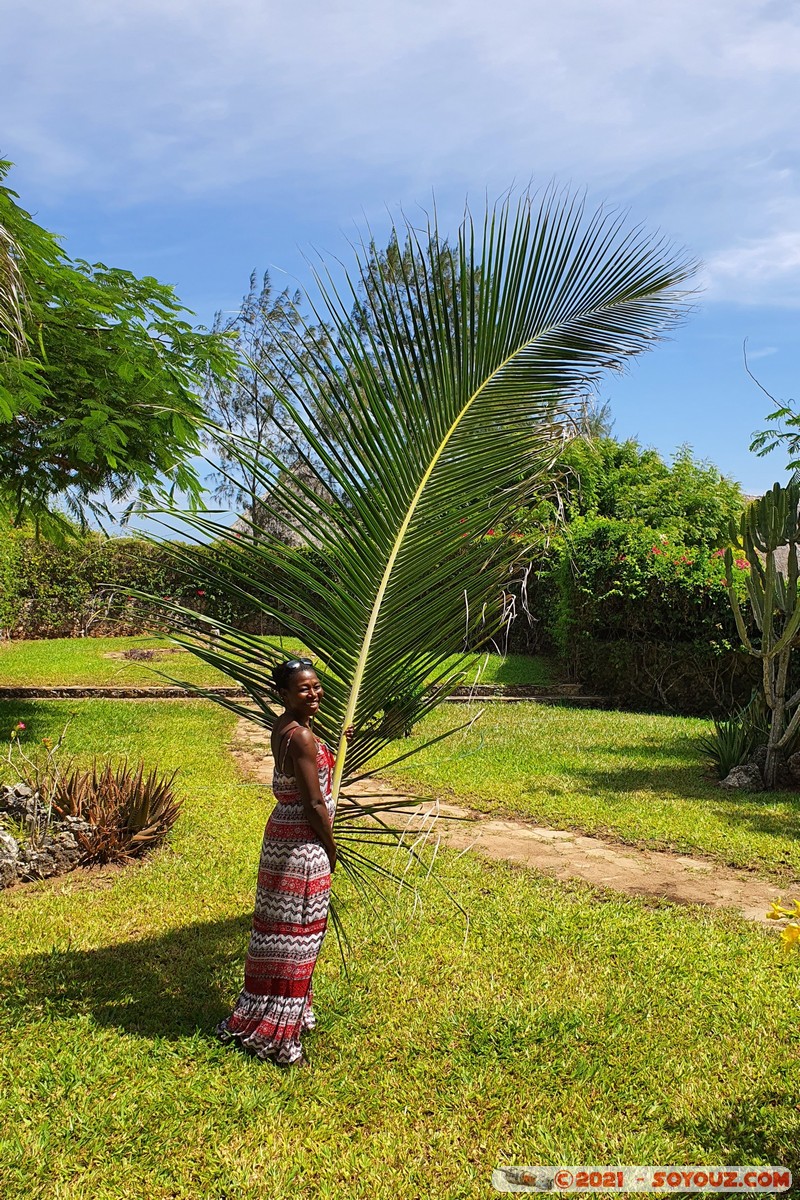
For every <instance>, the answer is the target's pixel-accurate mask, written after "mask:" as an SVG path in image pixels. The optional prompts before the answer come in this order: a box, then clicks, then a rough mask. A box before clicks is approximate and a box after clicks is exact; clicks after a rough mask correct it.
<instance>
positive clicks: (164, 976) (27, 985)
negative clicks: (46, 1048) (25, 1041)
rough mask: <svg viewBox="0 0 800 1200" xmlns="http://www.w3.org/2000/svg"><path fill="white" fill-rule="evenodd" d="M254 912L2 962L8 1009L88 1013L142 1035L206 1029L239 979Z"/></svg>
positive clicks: (20, 1014)
mask: <svg viewBox="0 0 800 1200" xmlns="http://www.w3.org/2000/svg"><path fill="white" fill-rule="evenodd" d="M250 922H251V914H250V913H247V914H243V915H242V916H240V917H229V918H227V919H226V920H221V921H209V922H205V923H201V924H196V925H185V926H182V927H181V928H179V929H172V930H170V931H169V932H167V933H163V934H159V935H158V936H156V937H147V938H142V939H140V940H138V941H131V942H120V943H118V944H116V945H111V946H104V947H102V948H101V949H99V950H52V951H50V952H48V953H42V954H32V955H28V956H26V957H25V958H22V959H20V960H18V961H17V962H16V963H14V964H13V966H11V967H10V968H7V970H6V972H4V973H5V974H6V978H5V979H4V980H3V981H2V984H0V987H2V992H3V996H4V1008H5V1012H6V1014H7V1015H8V1016H10V1017H11V1018H12V1020H13V1019H15V1018H18V1019H19V1020H20V1022H28V1021H29V1020H30V1019H31V1018H32V1017H34V1018H35V1017H38V1016H39V1015H43V1014H45V1013H46V1014H47V1017H48V1020H52V1019H58V1018H62V1019H68V1018H69V1017H71V1016H75V1015H78V1014H89V1015H90V1016H91V1017H92V1019H93V1020H94V1021H95V1022H96V1023H97V1024H98V1025H101V1026H104V1025H105V1026H114V1027H115V1028H117V1029H122V1030H124V1031H125V1032H126V1033H130V1034H136V1035H138V1036H144V1037H159V1038H170V1039H176V1038H181V1037H185V1036H187V1035H191V1034H194V1033H197V1032H207V1033H208V1034H209V1035H211V1033H212V1031H213V1029H214V1026H215V1025H216V1024H217V1022H218V1021H221V1020H222V1018H223V1017H225V1016H227V1014H228V1013H229V1012H230V1010H231V1008H232V1006H233V1003H234V1001H235V999H236V995H237V994H238V990H239V988H240V987H241V984H242V969H243V963H244V954H245V951H246V948H247V939H248V936H249V933H250Z"/></svg>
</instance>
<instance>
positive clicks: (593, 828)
mask: <svg viewBox="0 0 800 1200" xmlns="http://www.w3.org/2000/svg"><path fill="white" fill-rule="evenodd" d="M479 707H480V701H476V702H475V703H474V704H473V705H469V706H467V705H464V706H462V705H448V706H447V708H442V709H439V710H438V711H437V712H436V713H434V714H432V716H431V717H429V718H428V719H427V720H426V721H425V722H424V723H423V724H422V725H421V726H419V727H418V730H417V733H416V734H415V737H414V738H413V739H409V741H408V742H407V743H406V742H402V743H395V744H394V746H393V747H390V749H389V751H387V752H385V755H384V759H383V761H384V762H385V761H387V760H388V758H389V757H390V756H393V755H396V754H397V753H398V750H397V747H400V748H401V749H402V748H403V747H405V748H411V746H413V745H414V744H417V743H418V742H420V741H421V740H423V739H422V736H417V735H422V734H424V736H425V737H431V736H434V735H436V734H437V733H441V732H443V731H444V730H445V729H447V728H450V727H454V726H456V725H458V724H460V723H461V722H463V721H465V720H466V719H467V718H468V716H469V715H470V713H475V712H477V711H478V709H479ZM708 725H709V723H708V722H707V721H701V720H694V719H688V718H682V717H666V716H652V715H646V714H642V713H623V712H605V711H599V710H596V709H595V710H583V711H582V710H578V709H569V708H549V707H547V706H545V705H530V704H514V705H502V706H501V705H487V707H486V711H485V713H484V715H483V716H482V717H481V719H480V721H479V722H477V724H476V725H475V726H474V727H473V729H472V730H471V732H470V733H469V734H468V735H460V734H457V735H456V736H455V737H454V738H453V740H452V741H449V742H445V743H440V744H439V745H438V746H434V747H432V748H431V749H430V750H425V751H423V752H422V753H421V754H419V755H418V756H415V757H414V758H412V759H410V760H409V761H408V763H404V764H402V765H400V766H399V767H395V768H392V769H391V771H390V772H389V775H390V777H391V778H392V779H393V780H395V781H396V782H398V783H400V784H404V785H407V786H409V787H412V788H413V789H414V790H416V791H421V792H423V793H424V792H432V793H436V794H438V795H439V796H442V797H447V796H449V797H456V798H458V799H459V800H462V801H466V802H467V803H468V804H470V805H472V806H473V807H474V808H476V809H478V810H479V811H481V812H486V813H495V814H502V815H505V816H519V817H524V818H526V819H528V820H531V821H535V822H538V823H539V824H542V825H549V826H553V827H555V828H557V829H580V830H582V831H584V832H586V833H589V834H600V835H602V834H611V835H612V836H613V837H615V838H618V839H622V840H624V841H628V842H632V843H634V844H637V845H641V846H648V847H651V848H657V849H674V850H679V851H681V852H683V853H685V852H687V851H700V852H701V853H702V854H705V855H708V856H710V857H712V858H715V859H718V860H719V861H721V862H725V863H730V864H732V865H734V866H738V867H749V868H753V869H755V870H759V871H762V872H765V873H768V874H771V875H773V876H774V877H775V878H777V879H781V880H783V879H800V794H798V793H797V792H783V793H781V792H772V793H764V794H761V795H751V794H747V793H743V792H724V791H722V790H721V789H720V788H719V787H717V786H716V781H715V780H714V779H712V778H711V777H710V776H709V774H708V772H707V768H706V766H705V764H704V762H703V759H702V757H701V754H700V751H699V748H698V745H697V738H698V736H699V735H700V734H702V733H706V732H708Z"/></svg>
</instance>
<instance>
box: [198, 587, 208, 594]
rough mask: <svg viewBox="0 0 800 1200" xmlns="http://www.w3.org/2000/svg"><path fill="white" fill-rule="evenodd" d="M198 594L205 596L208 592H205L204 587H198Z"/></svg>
mask: <svg viewBox="0 0 800 1200" xmlns="http://www.w3.org/2000/svg"><path fill="white" fill-rule="evenodd" d="M197 594H198V596H205V594H206V593H205V589H204V588H198V589H197Z"/></svg>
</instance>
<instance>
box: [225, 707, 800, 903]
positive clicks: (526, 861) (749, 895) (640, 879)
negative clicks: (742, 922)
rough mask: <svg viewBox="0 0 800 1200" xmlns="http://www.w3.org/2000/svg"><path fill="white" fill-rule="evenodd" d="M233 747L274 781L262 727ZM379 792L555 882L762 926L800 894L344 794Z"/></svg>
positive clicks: (456, 810) (679, 861)
mask: <svg viewBox="0 0 800 1200" xmlns="http://www.w3.org/2000/svg"><path fill="white" fill-rule="evenodd" d="M231 750H232V752H233V754H234V756H235V757H236V759H237V761H238V763H239V765H240V767H241V768H242V770H243V771H244V772H245V774H247V775H248V776H250V777H251V778H255V779H258V780H259V781H260V782H263V783H265V784H267V785H269V784H270V782H271V780H272V757H271V755H270V749H269V738H268V735H267V734H266V733H265V731H264V730H262V729H261V728H259V727H258V726H256V725H254V724H253V723H252V722H250V721H245V720H240V721H239V723H238V725H237V728H236V734H235V740H234V742H233V744H232V746H231ZM378 793H379V794H380V795H381V796H385V797H386V798H387V799H406V800H408V812H409V820H411V821H412V823H413V824H414V825H415V826H416V827H419V826H420V824H421V823H422V822H423V821H426V820H427V822H428V823H429V822H430V820H431V819H432V817H433V815H434V814H435V813H439V814H441V815H442V816H443V817H458V818H459V820H457V821H448V820H443V821H438V822H437V823H436V836H437V837H440V838H441V841H442V844H443V845H445V846H449V847H451V848H452V849H455V850H474V851H475V852H476V853H478V854H483V855H485V856H486V857H488V858H496V859H505V860H506V861H508V862H515V863H520V864H521V865H522V866H525V867H530V868H532V869H534V870H536V871H541V872H542V873H543V874H545V875H550V876H553V877H554V878H556V879H583V880H585V881H586V882H587V883H590V884H593V885H594V886H595V887H601V888H611V889H613V890H614V891H617V892H623V893H624V894H626V895H629V896H654V897H658V898H661V899H665V900H670V901H673V902H674V903H677V904H706V905H708V906H709V907H711V908H733V909H736V910H738V912H739V913H740V914H741V915H742V916H743V917H746V918H747V919H748V920H750V921H760V922H765V923H768V922H766V918H765V914H766V911H767V909H768V908H769V906H770V904H771V903H772V901H773V900H781V899H782V900H784V901H786V900H788V899H789V897H790V896H792V895H797V894H800V885H798V886H797V887H795V888H794V889H791V888H790V889H789V890H788V891H787V890H785V889H782V888H780V887H778V886H777V885H775V884H772V883H769V882H768V881H767V880H764V879H761V878H760V877H759V876H758V875H755V874H753V873H752V872H750V871H741V870H735V869H733V868H731V867H724V866H721V865H720V864H719V863H716V862H713V861H711V860H709V859H703V858H696V857H693V856H689V855H682V854H670V853H668V852H665V851H659V850H640V849H636V848H634V847H632V846H627V845H624V844H622V843H621V842H615V841H613V840H611V839H608V838H597V837H584V836H583V835H582V834H580V833H575V832H571V831H570V830H562V829H547V828H545V827H543V826H540V825H532V824H528V823H526V822H524V821H513V820H501V819H497V818H493V817H487V816H485V815H482V814H480V813H476V812H473V811H471V810H470V809H467V808H461V807H459V806H458V805H453V804H443V803H438V804H436V803H435V802H433V801H421V800H420V799H419V797H417V796H412V795H409V794H408V793H404V792H399V791H397V790H396V789H394V788H392V787H391V785H389V784H386V783H383V782H382V781H380V780H376V779H370V780H365V781H364V782H363V783H361V784H356V785H354V786H352V787H351V788H349V789H348V792H347V794H348V795H352V796H354V797H355V798H356V799H357V798H358V797H359V796H364V797H367V796H375V795H376V794H378ZM426 814H427V815H426ZM769 924H771V923H769Z"/></svg>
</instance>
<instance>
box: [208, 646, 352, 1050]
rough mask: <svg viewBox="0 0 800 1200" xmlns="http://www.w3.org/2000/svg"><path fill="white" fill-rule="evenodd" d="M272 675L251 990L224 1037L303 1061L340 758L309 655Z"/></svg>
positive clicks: (331, 863)
mask: <svg viewBox="0 0 800 1200" xmlns="http://www.w3.org/2000/svg"><path fill="white" fill-rule="evenodd" d="M272 677H273V680H274V682H275V687H276V688H277V690H278V693H279V695H280V697H281V700H282V701H283V704H284V709H285V711H284V712H283V713H282V714H281V716H280V717H279V718H278V720H277V722H276V723H275V727H274V729H273V731H272V753H273V756H274V759H275V772H274V774H273V777H272V790H273V791H274V793H275V799H276V801H277V803H276V805H275V808H274V809H273V812H272V815H271V816H270V818H269V821H268V822H267V828H266V830H265V831H264V841H263V843H262V846H261V862H260V864H259V869H258V888H257V890H256V906H255V913H254V914H253V929H252V933H251V935H250V945H249V948H248V951H247V960H246V962H245V968H244V991H243V992H242V993H241V995H240V996H239V999H238V1000H237V1002H236V1007H235V1008H234V1010H233V1012H232V1014H231V1015H230V1016H229V1017H227V1018H226V1019H225V1020H224V1021H222V1022H221V1023H220V1024H219V1025H218V1026H217V1034H218V1036H219V1037H220V1038H221V1039H222V1041H223V1042H230V1041H236V1042H237V1043H238V1044H239V1045H240V1046H242V1047H243V1048H244V1049H245V1050H248V1051H250V1053H252V1054H256V1055H258V1057H259V1058H264V1059H270V1060H271V1061H273V1062H275V1063H277V1064H278V1065H279V1066H305V1065H306V1059H305V1056H304V1054H303V1048H302V1046H301V1044H300V1035H301V1033H304V1032H305V1031H306V1030H307V1029H313V1028H314V1025H315V1020H314V1013H313V1010H312V1007H311V1000H312V988H311V976H312V974H313V971H314V965H315V963H316V961H317V955H318V954H319V951H320V947H321V945H322V939H323V937H324V936H325V928H326V926H327V923H328V903H329V900H330V892H331V874H332V872H333V871H334V870H335V868H336V843H335V841H334V840H333V816H334V804H333V801H332V798H331V780H332V778H333V768H334V761H335V760H334V756H333V754H332V753H331V751H330V750H329V748H328V747H327V746H326V745H325V743H324V742H321V741H319V740H318V739H317V738H316V737H315V736H314V733H313V732H312V729H311V722H312V721H313V719H314V716H315V715H316V713H317V712H318V710H319V706H320V702H321V701H322V698H323V695H324V692H323V690H322V684H321V683H320V681H319V679H318V678H317V674H316V672H315V670H314V666H313V663H312V662H311V659H309V658H292V659H289V661H288V662H285V663H282V664H281V665H280V666H278V667H275V669H274V670H273V672H272ZM351 736H352V729H348V730H347V737H348V739H349V738H350V737H351Z"/></svg>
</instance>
